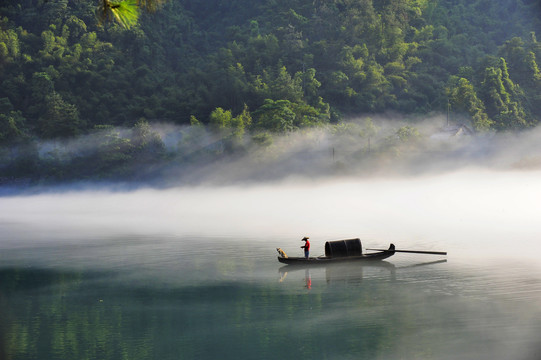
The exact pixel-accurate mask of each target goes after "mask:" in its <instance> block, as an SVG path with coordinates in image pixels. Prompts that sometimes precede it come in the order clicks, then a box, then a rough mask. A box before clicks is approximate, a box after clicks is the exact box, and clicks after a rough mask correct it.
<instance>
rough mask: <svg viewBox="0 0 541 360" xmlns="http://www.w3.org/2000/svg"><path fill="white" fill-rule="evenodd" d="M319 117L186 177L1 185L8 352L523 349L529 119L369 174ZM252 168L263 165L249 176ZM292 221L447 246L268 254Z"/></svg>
mask: <svg viewBox="0 0 541 360" xmlns="http://www.w3.org/2000/svg"><path fill="white" fill-rule="evenodd" d="M327 135H328V134H326V135H322V134H320V135H318V136H319V137H318V139H319V145H317V146H319V148H318V147H317V146H316V148H315V149H314V148H312V150H311V151H306V150H305V149H306V147H305V146H308V145H307V144H311V145H310V146H314V145H313V144H318V142H312V141H310V142H306V141H305V139H306V138H303V137H301V138H300V139H291V138H289V139H287V138H284V139H281V140H279V141H284V144H286V143H287V144H290V145H291V144H295V147H286V146H285V145H284V148H283V154H282V155H275V157H274V158H272V159H268V158H265V157H264V156H263V157H260V158H259V162H257V161H255V160H254V159H256V158H255V157H254V158H252V159H246V158H245V159H244V160H250V161H252V160H254V162H250V161H249V162H248V163H247V165H246V163H245V164H244V166H245V167H243V165H242V161H228V162H224V163H217V164H207V165H205V166H201V167H200V168H199V172H198V173H197V174H196V175H194V179H195V178H200V179H206V180H205V181H201V185H186V184H184V185H183V184H181V183H180V182H177V183H176V184H175V183H174V182H173V181H172V180H171V179H172V178H170V179H167V183H168V186H167V187H163V188H156V187H151V186H145V185H141V186H137V187H131V188H122V187H121V186H103V185H102V186H98V185H95V186H94V185H93V184H87V185H86V186H81V187H60V186H57V187H51V188H48V189H41V191H34V192H32V193H30V192H28V193H25V192H18V193H17V194H12V195H9V194H6V195H4V196H2V197H0V234H1V240H0V263H1V266H0V278H1V279H2V281H0V284H3V285H1V287H0V294H3V295H2V296H0V301H1V302H2V304H3V309H4V310H3V313H2V312H0V318H4V319H8V318H9V321H6V322H5V325H4V328H5V331H4V333H5V334H7V335H6V336H4V338H3V339H2V338H1V337H0V340H1V341H0V347H2V344H7V345H5V347H6V349H7V350H6V352H7V353H8V354H10V355H11V356H12V358H16V359H32V358H37V357H40V356H41V357H43V355H44V354H45V356H48V355H50V356H51V357H55V358H61V359H64V358H65V359H68V358H70V357H71V358H73V355H74V354H75V355H81V354H83V353H85V354H89V353H90V354H95V355H96V356H98V357H100V358H106V359H114V358H118V357H119V354H120V353H124V354H129V355H131V358H160V359H174V358H178V357H179V356H184V357H188V358H208V359H211V358H217V357H220V358H225V359H228V358H231V359H232V358H238V357H241V358H242V357H243V358H262V359H273V358H276V357H277V351H276V349H281V352H280V353H279V357H280V358H284V359H287V358H291V359H299V358H337V359H338V358H340V359H341V358H370V359H401V358H408V359H409V358H418V359H457V358H468V359H487V360H488V359H491V360H492V359H502V360H503V359H519V360H522V359H524V360H535V359H538V358H539V351H540V350H541V347H539V346H538V345H537V343H538V336H537V334H538V333H539V331H540V330H541V266H540V264H541V263H540V261H539V255H538V254H539V250H541V245H540V244H541V242H540V241H539V239H540V238H541V222H539V204H541V186H540V184H541V169H539V167H538V164H537V160H536V159H537V158H538V156H539V155H540V154H541V152H540V151H539V150H540V149H539V145H536V140H537V139H538V135H537V134H536V131H533V132H530V133H524V134H520V135H513V136H511V135H506V136H493V137H487V138H477V139H475V140H474V139H469V138H466V139H462V140H456V141H455V140H453V142H452V143H451V144H450V145H445V149H446V150H445V151H435V152H430V151H425V152H422V153H419V152H411V153H409V155H407V156H405V157H402V158H400V161H398V160H396V159H395V160H393V161H389V162H388V163H387V164H386V165H381V167H379V166H378V167H373V165H370V164H369V165H368V167H369V168H370V166H372V167H371V168H372V169H374V173H373V174H370V175H366V174H365V175H359V172H361V173H362V171H361V170H363V169H366V167H365V165H366V164H358V167H355V166H353V165H355V164H356V162H355V161H356V159H357V160H358V159H359V158H357V157H356V156H355V155H351V156H349V155H347V156H346V155H343V154H345V152H340V151H339V150H340V149H339V148H338V146H336V147H335V149H336V151H335V159H334V161H333V159H332V157H330V156H332V154H331V153H329V152H325V151H323V150H324V149H329V148H330V146H331V147H332V145H333V144H336V143H334V142H333V141H330V140H329V138H327V137H326V136H327ZM310 136H312V139H313V136H314V134H311V135H310ZM427 141H428V142H430V141H432V140H430V139H427ZM540 143H541V142H540ZM438 144H439V145H437V147H438V148H439V146H440V145H441V143H440V142H438ZM359 146H360V147H362V146H364V144H363V145H362V146H361V145H359ZM294 149H296V150H294ZM317 149H320V150H321V151H320V152H317V151H315V150H317ZM322 149H323V150H322ZM314 154H315V155H314ZM406 154H407V153H406ZM282 156H283V157H282ZM271 160H272V161H271ZM397 161H398V162H397ZM299 164H304V165H303V166H305V168H304V170H303V169H302V168H301V169H299V168H296V167H297V166H299ZM397 164H402V167H398V168H397V167H396V165H397ZM251 165H254V167H253V168H252V167H250V166H251ZM316 165H317V166H316ZM350 165H351V169H352V170H351V171H345V170H347V169H348V168H350ZM262 169H264V171H265V172H266V173H268V174H273V175H276V176H269V177H267V176H263V178H264V179H265V181H258V177H259V176H261V173H260V172H259V171H263V170H262ZM292 169H296V170H295V171H293V170H292ZM395 170H396V171H395ZM284 174H290V175H287V176H284ZM363 174H364V173H363ZM256 175H257V176H256ZM226 179H227V181H226ZM189 183H191V182H189ZM220 183H221V185H220ZM303 236H310V239H311V243H312V250H311V253H312V255H320V254H323V252H324V251H323V246H324V243H325V241H328V240H335V239H341V238H352V237H359V238H360V239H361V240H362V244H363V247H364V248H387V247H388V246H389V243H391V242H392V243H394V244H395V245H396V247H397V249H413V250H434V251H448V256H447V257H443V258H442V257H438V256H436V257H433V256H426V255H415V254H396V255H395V256H393V257H391V258H389V259H388V261H387V262H386V263H383V264H382V266H381V267H378V266H375V267H371V266H349V267H344V268H332V267H328V268H318V269H308V270H307V269H300V270H295V269H291V268H283V267H281V264H279V263H278V262H277V261H276V250H275V248H276V247H281V248H282V249H284V250H285V251H286V252H287V253H288V254H289V255H291V256H299V255H300V253H301V250H300V248H299V247H300V245H301V244H300V238H302V237H303ZM443 259H444V260H447V261H446V262H442V261H441V260H443ZM6 314H9V316H10V317H8V315H6ZM81 314H84V316H83V315H81ZM104 314H106V315H107V316H104ZM72 329H77V330H72ZM25 334H31V336H30V338H31V339H37V340H29V341H28V342H27V343H25V342H24V341H19V340H20V339H22V338H24V336H26V335H25ZM43 334H54V336H53V335H51V337H54V339H55V340H54V341H53V340H52V339H51V340H50V341H49V340H48V339H47V336H45V335H43ZM73 334H77V335H73ZM100 334H101V335H100ZM103 334H105V336H104V335H103ZM74 336H75V338H77V339H79V340H78V341H77V344H76V345H77V346H75V345H73V344H74V343H73V340H72V339H73V338H74ZM100 336H101V337H100ZM93 339H99V341H98V340H96V341H94V340H93ZM58 344H60V345H58ZM224 349H226V350H227V351H224ZM0 350H2V349H0ZM143 350H144V351H143ZM78 351H80V352H79V353H78ZM149 354H150V355H149ZM53 355H54V356H53ZM76 357H77V356H76Z"/></svg>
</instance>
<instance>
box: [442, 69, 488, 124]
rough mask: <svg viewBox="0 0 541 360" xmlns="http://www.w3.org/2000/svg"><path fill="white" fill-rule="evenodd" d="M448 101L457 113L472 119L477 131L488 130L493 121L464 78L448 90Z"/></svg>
mask: <svg viewBox="0 0 541 360" xmlns="http://www.w3.org/2000/svg"><path fill="white" fill-rule="evenodd" d="M449 101H450V102H451V104H452V106H453V109H454V110H455V111H457V112H465V113H467V114H468V115H469V116H470V117H471V119H472V125H473V128H474V129H475V130H477V131H482V130H488V129H489V128H490V127H491V126H492V124H493V121H492V120H490V119H489V118H488V115H487V114H486V111H485V106H484V104H483V102H482V101H481V100H480V99H479V98H478V97H477V94H476V92H475V89H474V87H473V85H472V84H471V83H470V82H469V81H468V80H467V79H464V78H459V79H457V82H456V84H455V85H453V87H452V88H451V89H450V93H449Z"/></svg>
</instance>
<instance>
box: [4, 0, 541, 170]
mask: <svg viewBox="0 0 541 360" xmlns="http://www.w3.org/2000/svg"><path fill="white" fill-rule="evenodd" d="M96 6H97V1H95V0H49V1H43V0H25V1H12V0H7V1H4V2H3V3H2V5H0V83H1V87H0V143H1V145H2V148H3V149H4V150H2V151H1V152H0V159H1V169H2V172H3V173H4V175H3V176H2V175H0V177H2V178H4V179H12V178H20V177H25V176H26V177H28V176H30V177H35V176H37V177H38V178H40V177H43V176H45V177H52V178H55V179H63V178H86V177H92V178H95V177H103V176H106V177H107V176H111V175H113V176H114V175H115V174H116V175H118V174H119V173H124V174H129V173H130V172H129V171H128V170H126V169H127V168H129V167H130V166H131V165H130V164H131V163H134V162H136V161H141V159H143V160H144V161H146V162H148V163H151V164H156V163H160V162H163V161H166V162H167V161H169V160H171V156H172V155H171V153H170V152H168V151H166V150H165V149H166V148H167V147H166V146H165V143H166V142H167V141H166V139H164V138H163V137H160V136H159V134H157V133H155V132H153V131H151V130H150V126H149V124H150V125H152V124H153V123H171V124H176V125H181V126H184V127H185V129H188V130H187V132H188V133H187V134H184V135H186V136H184V137H183V139H184V140H186V139H189V140H190V141H187V142H186V141H184V140H183V141H182V144H178V143H177V145H178V146H177V147H176V151H184V152H185V153H182V154H180V155H179V154H178V153H177V154H175V155H174V157H176V158H177V159H178V158H179V156H180V158H182V159H186V156H185V155H186V154H193V153H197V151H196V150H197V146H199V147H201V145H200V144H199V145H196V142H195V141H194V140H193V139H194V136H195V137H197V136H203V135H197V134H201V133H202V132H205V136H204V137H205V138H206V139H209V137H210V138H212V139H214V140H213V141H215V142H216V144H215V145H212V144H213V141H209V142H208V143H206V145H205V147H204V148H205V151H206V153H207V154H208V153H213V155H216V154H217V155H220V154H223V153H224V152H226V153H227V152H229V153H233V152H236V151H241V152H243V151H244V152H245V151H253V149H258V148H261V146H267V145H269V144H271V143H272V137H273V134H277V133H278V134H284V133H291V132H292V131H295V130H298V129H303V128H313V127H321V126H329V124H331V126H340V124H341V122H342V120H343V119H348V118H350V117H351V116H353V115H357V114H370V115H371V116H373V115H376V114H378V113H383V112H386V111H394V112H396V113H400V114H405V115H415V116H419V115H426V114H430V113H432V112H446V111H448V110H450V111H451V112H452V113H453V115H454V116H455V117H456V116H459V115H460V116H461V118H463V119H465V120H466V121H469V122H470V125H471V127H472V128H473V129H474V130H476V131H484V130H498V131H502V130H508V129H513V130H516V129H525V128H529V127H532V126H534V125H536V124H537V122H538V120H539V118H540V115H541V114H540V112H541V95H539V94H541V73H540V72H539V68H538V61H539V59H540V58H541V43H539V42H538V41H537V39H536V37H535V33H536V32H537V33H538V32H539V29H541V23H540V21H539V15H540V14H541V7H540V5H539V4H538V2H536V1H533V0H521V1H514V0H503V1H497V2H494V1H488V0H477V1H463V0H454V1H451V0H449V1H428V0H385V1H372V0H366V1H365V0H363V1H352V0H334V1H321V0H316V1H307V0H294V1H291V0H289V1H284V0H275V1H258V2H252V1H245V0H232V1H228V2H222V1H217V0H207V1H204V2H201V1H194V0H171V1H169V2H168V3H166V5H165V6H164V7H163V8H162V9H161V10H160V11H159V12H157V13H155V14H153V15H148V14H146V15H143V16H142V19H141V21H140V24H139V26H138V27H136V28H132V29H130V30H125V29H123V28H122V27H120V26H118V25H116V24H113V23H109V24H105V25H104V26H100V25H99V24H98V20H97V18H96V14H95V9H96ZM376 125H377V124H376ZM368 128H370V126H368ZM118 129H129V131H128V130H126V132H124V131H120V130H118ZM342 130H343V128H339V129H338V130H337V131H342ZM333 131H334V130H333ZM398 131H401V132H402V135H403V134H404V131H406V133H408V134H409V135H411V134H410V133H413V134H415V131H416V130H415V129H414V128H407V129H406V130H404V129H398V130H397V137H398V138H401V136H400V134H399V133H398ZM370 132H371V130H369V129H368V130H366V129H365V130H363V131H361V134H362V136H364V137H368V138H370V137H371V135H370ZM97 134H101V135H97ZM126 134H128V135H129V136H128V135H126ZM80 135H85V136H90V137H92V136H94V137H95V138H97V139H99V144H98V145H99V146H98V147H97V149H98V150H95V151H94V152H93V153H92V154H90V153H81V154H76V155H77V156H75V158H77V159H79V160H77V161H81V162H82V164H81V166H79V165H78V164H77V161H75V160H73V156H72V157H70V159H69V161H67V160H66V159H64V160H63V162H60V161H59V155H58V154H57V155H55V152H54V151H53V152H51V151H48V152H47V156H45V157H44V152H43V149H41V148H40V146H41V145H40V143H37V142H36V141H35V140H36V139H52V140H54V141H57V145H58V144H60V142H61V141H66V140H65V139H68V138H72V137H74V136H80ZM125 135H126V136H125ZM409 135H408V137H410V136H409ZM59 139H62V140H59ZM179 141H180V140H179ZM247 144H250V146H247ZM252 145H254V146H255V145H257V146H255V147H254V146H252ZM56 148H57V149H58V146H57V147H56ZM167 156H169V158H167ZM192 158H193V157H192ZM51 161H52V163H51ZM74 161H75V163H74ZM68 163H69V164H68ZM55 164H56V165H55ZM88 164H92V166H89V165H88ZM53 165H54V166H53Z"/></svg>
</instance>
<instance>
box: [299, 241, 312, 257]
mask: <svg viewBox="0 0 541 360" xmlns="http://www.w3.org/2000/svg"><path fill="white" fill-rule="evenodd" d="M308 239H310V238H309V237H307V236H305V237H303V238H302V239H301V241H306V243H305V244H304V245H303V246H301V249H304V257H305V258H307V259H308V256H310V241H308Z"/></svg>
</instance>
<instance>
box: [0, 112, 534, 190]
mask: <svg viewBox="0 0 541 360" xmlns="http://www.w3.org/2000/svg"><path fill="white" fill-rule="evenodd" d="M399 119H400V118H399V117H397V116H393V115H389V116H387V117H378V118H359V119H353V120H350V121H347V122H344V123H343V124H341V125H339V126H329V127H324V128H314V129H304V130H299V131H295V132H292V133H287V134H283V135H276V134H274V135H273V136H272V143H270V142H266V143H265V145H261V144H258V143H256V142H254V141H253V137H252V135H253V134H251V135H250V134H248V133H246V134H245V136H244V139H243V140H242V141H240V142H239V140H238V139H235V140H234V142H235V143H234V145H233V146H231V143H230V141H231V137H230V134H229V133H227V131H224V132H221V133H220V132H215V131H212V130H210V129H207V130H205V129H203V128H201V127H180V126H175V125H171V124H161V125H160V124H154V125H153V126H152V131H153V132H154V134H156V135H158V137H159V139H160V140H161V141H162V142H163V144H164V146H165V151H166V153H167V154H168V156H167V160H164V161H161V162H160V161H158V162H154V163H151V164H149V163H148V162H143V163H142V164H140V165H138V163H137V161H136V160H135V162H134V163H131V164H129V167H130V169H131V170H130V171H131V173H132V174H133V175H132V176H130V177H129V178H128V179H125V178H124V179H122V180H123V181H125V180H128V182H129V183H130V186H132V187H133V186H140V185H141V184H140V180H142V181H143V182H144V184H143V185H142V186H145V185H149V186H159V187H164V186H165V187H176V186H179V185H181V184H189V185H201V184H209V185H232V184H246V183H256V184H257V183H262V182H274V181H283V180H284V179H286V180H287V179H291V178H296V179H315V180H318V179H325V178H336V177H353V178H358V177H383V178H388V177H390V176H419V175H425V174H438V173H448V172H453V171H457V170H462V169H465V168H466V169H467V168H469V167H479V168H485V169H497V170H517V169H518V170H530V169H541V141H540V140H541V129H538V128H534V129H532V130H529V131H525V132H520V133H478V134H474V133H473V132H471V130H470V129H469V128H468V126H467V125H463V124H461V123H459V122H451V123H450V124H446V119H445V118H444V117H443V116H435V117H430V118H428V119H425V120H418V119H417V120H415V121H413V120H405V119H402V120H399ZM107 131H111V130H107ZM113 132H115V133H116V134H117V135H118V136H119V137H121V138H122V137H126V138H129V137H130V136H133V131H132V130H129V129H114V130H113ZM104 138H106V136H105V135H104V134H103V133H101V132H98V133H95V134H91V135H87V136H84V137H80V138H77V139H68V140H64V141H60V140H57V141H54V142H43V143H40V144H39V145H38V149H39V154H40V157H42V158H48V157H49V158H54V159H55V161H66V162H69V160H70V159H71V158H73V157H76V156H83V157H84V156H85V154H92V153H94V152H96V151H97V150H96V149H98V148H99V149H100V151H103V148H104V146H103V139H104ZM228 144H229V145H228ZM228 146H229V148H228ZM232 149H233V150H232ZM156 161H157V160H156ZM125 166H126V165H125ZM113 181H114V180H113ZM49 185H50V184H49ZM116 185H117V186H118V182H117V183H116ZM89 186H90V187H92V184H90V185H89ZM0 191H1V189H0ZM5 192H6V191H3V193H5Z"/></svg>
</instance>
